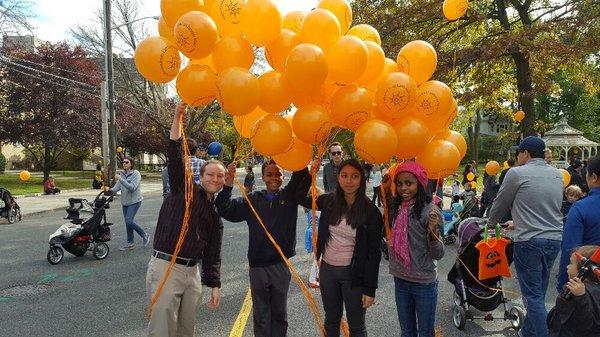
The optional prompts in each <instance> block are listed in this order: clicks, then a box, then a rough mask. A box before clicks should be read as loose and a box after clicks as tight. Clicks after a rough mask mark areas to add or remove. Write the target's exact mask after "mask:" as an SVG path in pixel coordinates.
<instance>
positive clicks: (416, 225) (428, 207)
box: [389, 162, 444, 337]
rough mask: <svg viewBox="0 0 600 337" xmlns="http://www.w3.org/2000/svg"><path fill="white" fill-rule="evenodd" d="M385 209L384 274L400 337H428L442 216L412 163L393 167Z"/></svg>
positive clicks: (424, 178) (432, 322)
mask: <svg viewBox="0 0 600 337" xmlns="http://www.w3.org/2000/svg"><path fill="white" fill-rule="evenodd" d="M394 183H395V184H396V197H395V198H394V200H393V202H392V205H391V207H390V212H391V219H393V222H392V226H393V227H392V234H391V240H390V243H389V256H390V263H389V266H390V274H392V275H393V276H394V283H395V293H396V309H397V311H398V321H399V322H400V329H401V336H402V337H434V336H435V329H434V327H435V312H436V304H437V295H438V281H437V270H436V269H437V266H436V260H439V259H441V258H442V257H443V256H444V245H443V243H442V241H440V239H439V237H440V232H439V228H440V227H441V226H442V219H443V216H442V214H441V211H440V210H439V208H438V207H437V206H435V205H433V203H432V201H431V197H430V196H429V195H428V194H427V193H426V192H425V189H426V186H427V172H426V171H425V169H424V168H423V167H422V166H421V165H419V164H418V163H415V162H405V163H403V164H401V165H400V166H398V168H397V169H396V174H395V179H394Z"/></svg>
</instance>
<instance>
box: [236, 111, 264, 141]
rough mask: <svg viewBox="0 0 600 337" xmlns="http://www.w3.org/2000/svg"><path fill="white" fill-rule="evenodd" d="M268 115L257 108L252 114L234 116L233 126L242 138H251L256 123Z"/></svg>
mask: <svg viewBox="0 0 600 337" xmlns="http://www.w3.org/2000/svg"><path fill="white" fill-rule="evenodd" d="M266 114H267V113H266V112H264V111H263V110H262V109H261V108H259V107H256V108H255V109H254V110H252V112H251V113H249V114H247V115H243V116H233V126H234V127H235V129H236V131H237V132H238V133H239V134H240V136H242V137H244V138H250V136H252V128H253V127H254V123H256V121H258V120H259V119H261V118H262V117H263V116H265V115H266Z"/></svg>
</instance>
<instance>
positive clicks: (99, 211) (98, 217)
mask: <svg viewBox="0 0 600 337" xmlns="http://www.w3.org/2000/svg"><path fill="white" fill-rule="evenodd" d="M103 194H104V192H100V194H98V195H97V196H96V198H95V199H94V201H93V202H88V201H87V200H86V199H79V198H69V208H67V216H66V217H65V219H68V220H70V221H71V222H70V223H68V224H64V225H62V226H60V227H59V228H58V229H57V230H56V232H54V233H53V234H51V235H50V237H49V238H48V241H49V242H48V243H49V244H50V249H49V250H48V254H47V256H46V257H47V259H48V262H49V263H50V264H52V265H54V264H58V263H60V262H61V261H62V259H63V257H64V252H63V248H64V249H65V250H66V251H67V252H69V253H71V254H73V255H75V256H83V255H84V254H85V252H87V251H88V250H90V251H92V252H93V255H94V257H95V258H96V259H98V260H102V259H104V258H106V257H107V256H108V252H109V248H108V245H107V244H106V242H108V241H110V228H109V226H111V225H112V224H111V223H107V222H106V211H105V210H106V209H107V208H109V204H110V202H112V201H113V197H112V196H109V197H105V196H103ZM61 246H62V248H61Z"/></svg>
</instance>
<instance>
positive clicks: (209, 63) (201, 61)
mask: <svg viewBox="0 0 600 337" xmlns="http://www.w3.org/2000/svg"><path fill="white" fill-rule="evenodd" d="M190 64H202V65H205V66H208V67H210V69H212V70H213V71H215V64H214V63H213V61H212V55H209V56H207V57H204V58H201V59H195V60H190ZM215 73H216V71H215Z"/></svg>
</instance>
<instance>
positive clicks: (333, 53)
mask: <svg viewBox="0 0 600 337" xmlns="http://www.w3.org/2000/svg"><path fill="white" fill-rule="evenodd" d="M325 55H326V56H327V62H328V63H329V78H330V79H331V80H332V81H334V82H338V83H341V84H350V83H352V82H354V81H356V80H357V79H358V78H359V77H360V76H361V75H362V74H363V73H364V72H365V70H366V69H367V63H368V62H369V50H368V49H367V46H366V45H365V44H364V42H362V41H361V40H360V39H359V38H357V37H356V36H349V35H345V36H342V37H341V38H340V39H339V40H338V41H337V42H336V43H334V44H333V45H332V46H331V48H329V50H327V52H326V54H325Z"/></svg>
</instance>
